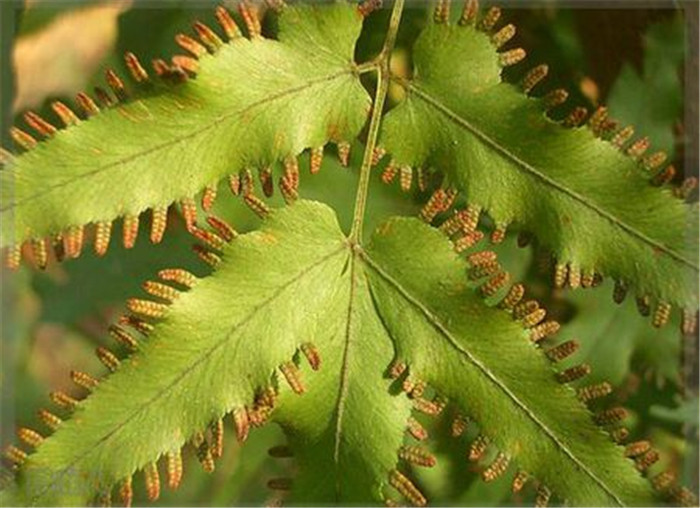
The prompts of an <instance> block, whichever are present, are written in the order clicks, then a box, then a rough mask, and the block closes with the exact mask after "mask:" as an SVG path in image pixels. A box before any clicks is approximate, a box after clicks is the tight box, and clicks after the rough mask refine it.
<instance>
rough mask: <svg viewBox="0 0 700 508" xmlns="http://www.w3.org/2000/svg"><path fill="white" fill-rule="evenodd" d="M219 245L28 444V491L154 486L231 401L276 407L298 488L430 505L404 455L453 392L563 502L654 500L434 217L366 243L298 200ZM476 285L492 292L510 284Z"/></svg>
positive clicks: (20, 489) (342, 497)
mask: <svg viewBox="0 0 700 508" xmlns="http://www.w3.org/2000/svg"><path fill="white" fill-rule="evenodd" d="M222 252H223V259H222V261H221V262H220V263H219V264H218V266H217V268H216V270H215V271H214V273H213V274H212V275H211V276H208V277H206V278H204V279H201V280H198V281H197V282H196V283H195V284H194V287H193V288H192V289H191V290H190V291H188V292H183V293H181V294H180V295H179V296H178V297H176V298H174V303H172V305H171V306H170V307H169V308H167V309H166V308H164V307H163V306H162V305H161V306H157V305H156V306H151V307H147V306H143V305H142V309H143V312H144V313H146V314H150V315H153V316H155V315H158V314H161V313H163V314H164V316H163V317H162V320H160V321H159V322H158V323H157V324H156V325H155V328H154V330H153V331H152V332H151V333H150V336H149V338H148V340H145V341H142V342H140V343H139V351H138V352H136V353H135V354H134V355H133V356H131V357H129V358H126V359H124V360H122V361H121V364H120V365H119V366H118V368H116V372H115V373H114V374H112V375H110V376H109V377H107V378H106V379H105V380H103V381H102V382H101V383H100V384H99V385H98V386H97V387H95V388H94V389H93V392H92V394H91V395H90V396H88V397H87V398H86V399H85V400H84V401H81V402H79V403H78V404H77V407H76V408H75V410H74V414H73V415H72V417H71V418H70V419H69V420H66V421H64V422H63V423H62V424H61V425H60V426H59V427H58V430H57V431H56V432H55V434H53V435H52V436H50V437H48V438H46V439H45V440H44V441H43V443H41V444H40V445H39V447H38V449H37V451H36V453H34V454H32V455H30V456H29V457H28V459H27V461H26V462H25V463H24V465H23V467H22V468H21V469H20V473H19V481H18V483H17V484H16V486H15V487H14V490H13V491H12V493H13V495H15V496H19V497H18V498H17V500H19V501H21V502H23V503H26V504H42V505H49V504H50V505H53V504H64V505H65V504H71V505H74V504H84V503H86V502H87V501H89V500H90V499H91V498H92V497H93V496H94V495H96V494H105V493H106V492H108V491H109V490H110V489H112V488H113V486H114V485H117V484H119V483H120V482H123V481H124V480H126V479H129V478H131V475H132V474H134V473H135V472H136V471H137V470H138V469H141V468H147V469H149V471H151V472H150V478H151V480H150V483H149V485H151V486H152V485H153V472H152V471H153V469H152V466H149V464H153V463H154V462H155V461H157V460H158V459H159V458H160V457H161V456H162V455H163V454H165V453H167V452H175V451H177V450H179V448H180V447H181V446H183V445H184V444H185V443H186V442H187V441H190V440H191V439H193V437H194V439H195V440H197V432H198V431H202V430H203V429H206V428H208V426H209V425H210V423H211V422H215V421H217V420H219V419H220V418H222V417H223V416H224V415H225V414H227V413H229V412H233V413H234V415H236V418H234V419H235V421H236V425H237V428H238V432H239V437H244V435H245V434H247V428H248V424H249V423H251V422H252V423H262V421H264V420H265V419H266V418H267V417H269V416H271V418H272V420H273V421H276V422H278V423H279V424H281V426H282V427H283V429H284V430H285V431H286V433H287V436H288V438H289V445H290V448H291V452H292V454H293V455H294V457H295V460H296V461H297V464H298V469H299V473H298V475H297V477H296V478H295V479H294V490H293V492H292V495H293V497H294V499H295V500H296V501H301V502H304V503H309V502H319V503H324V504H325V503H331V502H333V503H340V504H348V503H376V502H379V501H381V500H382V499H383V498H387V497H388V498H395V497H396V493H391V492H390V490H391V489H390V486H393V487H396V488H398V490H399V492H401V493H402V494H405V495H406V497H407V498H408V499H409V501H411V502H413V503H415V504H424V503H425V499H424V498H423V497H422V494H421V493H420V491H419V490H417V488H416V487H415V486H414V485H413V484H412V483H410V480H408V478H407V477H406V476H405V475H404V474H403V473H400V472H399V471H398V469H401V468H402V467H403V466H402V465H400V464H399V459H398V457H397V454H399V453H403V454H402V455H401V456H402V457H404V458H406V457H407V456H408V457H409V458H410V456H411V454H414V455H415V453H414V452H415V449H413V448H411V449H409V451H408V452H407V451H406V449H402V448H401V447H402V444H403V443H404V439H405V430H406V427H407V425H408V419H409V416H411V414H412V410H413V409H415V408H422V410H423V411H424V412H425V411H427V412H438V411H440V410H441V409H442V408H443V406H444V405H445V403H446V402H444V401H443V400H442V399H441V398H436V399H433V400H430V399H428V398H427V397H428V394H429V392H430V391H431V390H432V391H434V392H435V393H437V394H438V395H439V397H447V398H448V399H449V401H450V403H451V404H454V406H455V408H456V409H458V410H459V411H460V412H461V413H462V414H464V415H468V416H469V417H470V418H473V419H474V420H475V421H476V422H477V423H478V424H479V425H480V428H481V432H482V433H483V434H484V435H485V436H487V437H488V438H490V440H491V442H492V443H493V445H494V447H496V448H497V449H498V450H500V452H502V453H503V454H505V455H504V457H505V456H508V457H512V459H513V461H515V462H516V463H517V464H518V466H519V467H520V468H522V469H525V470H526V471H527V472H528V473H530V474H531V475H533V476H534V477H535V478H537V479H538V480H540V481H541V482H544V484H545V485H546V486H547V487H548V488H549V489H551V490H552V491H553V492H554V493H555V495H557V496H558V497H559V498H561V499H565V500H567V501H568V503H570V504H573V505H623V504H625V505H626V504H629V505H651V504H653V503H654V500H653V497H652V494H651V488H650V486H649V484H648V483H647V482H646V481H645V480H644V479H643V478H642V477H641V476H640V475H639V474H638V473H637V472H636V470H635V468H634V465H633V463H632V462H631V461H630V460H628V459H626V458H624V457H623V453H622V449H621V448H620V447H618V446H617V445H615V444H614V443H613V442H612V441H611V439H610V438H609V437H608V436H607V435H606V434H605V433H604V432H603V431H602V430H600V429H599V428H598V427H597V426H596V425H595V424H594V423H593V420H592V418H591V414H590V413H589V412H588V411H587V410H586V409H585V408H584V406H583V405H582V404H581V403H580V402H579V401H578V400H577V398H576V396H575V393H574V391H573V390H572V389H571V388H569V387H568V386H566V385H562V384H559V383H557V382H556V381H555V375H554V372H553V369H552V367H551V366H550V364H549V363H548V362H547V361H546V360H545V358H544V356H543V355H541V354H540V353H539V352H538V350H537V348H536V347H535V346H534V345H533V343H532V341H531V340H530V337H531V335H532V334H533V333H534V332H533V330H534V329H531V330H529V331H528V330H526V329H524V328H523V324H522V323H521V322H519V321H516V320H513V319H512V318H511V317H510V316H509V315H508V313H507V312H505V311H504V310H501V309H498V308H495V307H493V306H488V305H486V304H485V303H484V300H483V298H482V297H481V296H479V294H478V292H477V290H476V288H475V287H470V286H473V285H474V284H470V283H468V279H467V277H466V276H465V273H464V270H465V264H464V261H463V260H462V259H460V257H459V256H458V255H457V254H455V252H454V248H453V245H452V244H451V243H450V241H449V240H448V239H447V238H446V237H445V236H444V235H443V234H442V233H441V232H438V231H437V230H435V229H432V228H430V227H428V226H426V225H425V224H423V223H421V222H420V221H418V220H416V219H406V218H399V219H392V220H390V221H389V222H387V223H385V224H384V225H383V226H380V227H379V228H378V229H377V231H376V233H375V234H374V236H373V239H372V242H371V243H370V245H369V246H368V247H367V248H366V250H364V249H363V248H361V247H359V246H358V245H352V244H351V243H350V242H348V239H347V238H346V237H345V235H344V234H343V233H342V232H341V230H340V227H339V226H338V223H337V219H336V217H335V214H334V213H333V212H332V210H331V209H329V208H328V207H327V206H325V205H321V204H319V203H315V202H309V201H299V202H297V203H295V204H294V205H292V206H289V207H286V208H283V209H277V210H274V211H273V212H272V214H271V216H270V218H269V219H267V220H266V221H265V222H264V224H263V227H262V229H261V230H260V231H257V232H253V233H249V234H246V235H243V236H240V237H238V238H237V239H235V240H233V241H232V242H231V243H230V244H227V245H225V246H224V247H223V248H222ZM472 260H474V258H472ZM473 263H474V264H475V265H476V262H475V261H473ZM261 267H262V269H261ZM479 288H480V289H479V291H481V292H485V293H487V294H489V295H491V296H490V299H491V300H499V299H501V295H502V292H503V291H505V290H507V288H506V287H505V286H500V285H497V286H494V285H493V284H490V283H488V282H486V283H484V284H481V285H480V286H479ZM511 304H512V302H511ZM132 310H133V306H132ZM540 338H541V337H540ZM547 340H551V339H547ZM304 356H306V357H307V359H308V362H307V361H302V359H303V357H304ZM307 363H308V365H310V366H311V367H312V368H314V369H318V368H319V367H320V369H319V370H318V371H316V372H312V369H311V368H309V366H307ZM397 377H398V379H394V378H397ZM285 379H286V381H287V383H285V382H284V380H285ZM424 384H427V387H426V388H423V387H424ZM287 385H289V386H287ZM419 387H421V388H420V390H419ZM402 390H404V391H406V392H408V395H407V393H404V391H402ZM426 390H427V391H426ZM420 392H423V393H420ZM244 408H247V409H246V410H244ZM270 411H272V412H271V415H270ZM414 435H415V429H414ZM200 441H201V439H200ZM200 445H201V442H200ZM401 450H403V452H402V451H401ZM206 451H207V450H206V449H205V452H206ZM204 455H205V456H206V453H205V454H204ZM205 458H206V457H205ZM414 458H415V457H414ZM424 462H425V463H429V458H427V459H425V461H424ZM428 465H429V464H428ZM484 466H486V464H484ZM501 466H503V468H500V467H499V468H495V469H494V467H490V468H486V469H485V472H484V473H483V474H484V476H485V477H486V478H487V479H488V478H489V475H495V476H498V474H501V473H503V470H502V469H505V464H501ZM397 468H398V469H397ZM489 470H490V471H491V473H487V472H486V471H489ZM127 484H129V485H130V483H129V482H127ZM273 484H274V485H276V486H280V487H281V486H284V487H286V482H283V481H277V482H273ZM152 489H153V490H154V488H153V487H152ZM543 492H544V491H543ZM5 495H7V492H6V493H5Z"/></svg>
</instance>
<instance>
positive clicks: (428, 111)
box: [381, 11, 698, 315]
mask: <svg viewBox="0 0 700 508" xmlns="http://www.w3.org/2000/svg"><path fill="white" fill-rule="evenodd" d="M493 12H495V11H492V13H493ZM493 17H494V16H492V18H493ZM463 21H464V22H461V23H460V24H459V25H458V26H455V25H449V24H440V23H433V24H431V25H429V26H428V27H427V28H426V29H425V31H424V32H423V33H422V34H421V35H420V37H419V39H418V41H417V42H416V44H415V47H414V51H413V62H414V66H415V67H414V76H413V78H412V79H411V80H410V81H409V80H404V79H401V78H395V80H396V82H398V83H399V84H401V85H402V86H403V87H404V88H405V90H406V97H405V100H403V102H401V103H400V104H399V105H398V106H397V107H396V108H395V109H394V110H392V111H390V112H389V114H388V115H387V117H386V119H385V122H384V124H383V132H382V137H381V145H382V146H383V148H384V149H386V150H387V151H388V152H389V153H390V154H391V155H392V156H393V161H392V168H395V167H398V168H402V167H407V168H408V167H420V166H424V165H425V166H428V167H434V168H436V169H438V170H444V171H445V172H446V173H447V174H448V176H449V180H450V182H451V184H453V185H456V186H457V187H458V188H459V189H460V190H462V191H463V192H464V196H465V198H466V200H467V202H468V203H469V204H470V205H471V206H473V207H474V209H475V210H484V211H487V212H488V213H489V214H490V216H491V217H492V219H493V220H494V222H495V223H496V225H497V226H499V227H501V228H504V227H506V226H507V225H509V224H512V223H515V224H517V227H518V228H520V229H522V230H525V231H527V232H532V233H534V234H536V235H537V237H538V238H539V239H540V241H541V242H542V243H543V244H544V245H545V246H547V247H548V248H550V249H551V250H552V251H553V252H554V254H555V255H556V257H557V258H558V260H559V262H560V263H561V265H560V267H561V268H560V269H559V273H560V278H562V279H563V280H564V281H565V280H566V278H565V275H566V272H567V271H568V272H569V281H570V283H571V285H572V286H577V285H578V284H579V281H580V280H581V277H582V275H581V274H583V275H584V276H585V275H586V274H589V276H590V275H591V274H593V273H600V274H603V275H605V276H610V277H613V278H615V279H616V280H620V281H621V282H622V283H623V284H624V285H626V286H629V287H631V288H632V289H633V290H634V292H635V293H636V294H637V296H652V297H655V298H656V299H658V302H659V308H660V309H661V310H660V311H659V312H660V314H663V313H664V309H665V308H666V305H667V304H672V305H674V306H678V307H681V308H688V309H691V311H692V312H693V313H694V312H695V310H694V309H696V308H697V305H698V295H697V287H696V286H697V285H696V284H694V283H693V281H695V280H697V277H698V263H697V258H698V250H697V248H698V239H697V231H696V230H697V223H698V213H697V206H694V205H693V206H691V205H687V204H685V203H684V202H683V201H682V200H679V199H676V198H674V196H673V195H672V193H671V191H670V190H669V189H667V188H662V189H659V188H654V187H653V186H651V185H650V183H649V180H650V179H651V178H652V177H653V176H654V175H655V174H656V172H657V171H658V170H659V168H658V167H655V168H652V167H650V166H653V165H654V164H656V161H655V159H654V158H653V157H649V158H644V157H643V156H638V157H637V158H635V157H632V156H630V155H628V154H626V153H624V150H621V149H618V148H616V147H615V146H614V144H613V143H612V142H610V141H608V140H604V139H601V138H600V137H597V136H596V133H595V131H596V129H600V125H591V128H590V129H589V128H582V127H579V128H565V127H563V126H562V125H560V124H558V123H557V122H555V121H553V120H550V119H549V118H548V117H547V115H546V111H545V110H546V103H547V100H546V99H539V98H533V97H527V96H525V95H523V94H522V93H521V92H520V91H519V90H517V89H516V87H515V86H513V85H511V84H508V83H506V82H503V81H502V80H501V70H502V68H503V65H504V64H506V65H507V64H512V63H513V61H517V60H519V59H520V58H522V56H523V55H524V53H523V52H522V50H509V51H504V52H502V53H498V52H497V50H496V49H497V46H498V44H499V43H501V42H502V40H503V39H504V38H507V37H506V36H507V35H508V34H509V32H508V27H506V28H505V29H504V31H501V32H499V33H498V34H496V35H492V34H491V33H489V31H488V30H479V29H477V28H475V26H474V19H465V20H463ZM492 21H493V19H491V20H489V18H488V15H487V16H486V17H484V18H483V19H482V20H481V21H480V22H479V25H480V26H481V27H482V28H483V25H484V24H486V25H489V24H492ZM510 28H512V26H511V27H510ZM542 70H543V69H540V71H542ZM544 72H545V73H546V71H544ZM536 77H539V78H541V77H542V74H540V75H539V76H537V73H535V74H532V75H531V77H530V78H529V81H530V82H529V83H527V84H526V85H524V86H525V88H526V89H529V88H531V87H532V86H533V85H534V84H536V83H537V79H536ZM603 120H604V118H602V117H598V118H597V119H596V121H597V122H598V123H600V122H601V121H603ZM603 123H604V122H603ZM623 148H625V149H629V150H632V151H634V150H637V151H643V145H640V144H634V145H631V146H630V145H623ZM645 165H646V166H645ZM560 282H561V281H560ZM666 312H667V311H666ZM666 315H667V313H666Z"/></svg>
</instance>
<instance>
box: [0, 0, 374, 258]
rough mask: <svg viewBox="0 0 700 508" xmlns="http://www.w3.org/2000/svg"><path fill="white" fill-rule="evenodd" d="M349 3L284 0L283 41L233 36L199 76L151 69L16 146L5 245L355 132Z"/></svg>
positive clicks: (167, 197) (133, 209)
mask: <svg viewBox="0 0 700 508" xmlns="http://www.w3.org/2000/svg"><path fill="white" fill-rule="evenodd" d="M361 27H362V17H361V16H360V15H359V14H358V13H357V11H356V9H355V8H354V7H352V6H351V5H349V4H333V5H330V6H329V5H325V6H299V7H288V8H286V9H285V11H284V13H283V14H281V16H280V20H279V41H276V40H268V39H263V38H261V37H254V38H252V39H251V40H248V39H246V38H243V37H238V38H235V39H233V40H232V41H231V42H229V43H228V44H225V45H223V46H222V47H221V48H220V49H218V51H217V52H216V54H214V55H209V54H204V55H202V56H201V57H200V58H199V62H198V66H199V70H198V73H197V77H196V78H194V79H189V80H187V82H186V83H182V84H178V85H168V84H164V83H161V82H160V81H158V82H156V81H153V82H151V83H149V84H148V85H145V86H141V87H139V88H138V89H137V90H135V91H134V92H133V97H132V98H131V99H130V100H129V101H128V102H127V103H124V104H120V105H118V106H117V107H114V108H111V109H107V110H104V111H102V112H101V113H99V114H98V115H97V116H95V117H93V118H91V119H90V120H89V121H83V122H81V123H79V124H78V125H75V126H72V127H70V128H68V129H65V130H60V131H58V132H57V133H56V134H54V135H53V137H52V138H51V139H50V140H47V141H45V142H41V143H39V144H38V145H37V146H36V147H35V148H34V149H32V150H30V151H28V152H26V153H24V154H22V155H20V156H18V157H16V158H15V159H14V160H13V161H12V163H11V167H10V168H8V169H6V170H5V171H2V173H1V176H2V208H1V213H2V215H1V217H2V238H1V245H2V246H7V245H13V244H18V243H21V242H23V241H24V240H26V239H28V238H42V237H44V236H46V235H48V234H54V233H59V232H60V231H62V230H65V229H66V228H68V227H75V226H82V225H85V224H87V223H90V222H98V221H105V222H108V221H112V220H114V219H116V218H117V217H120V216H123V215H126V214H129V215H138V214H139V213H141V212H143V211H144V210H146V209H148V208H152V207H163V206H167V205H169V204H170V203H172V202H174V201H177V200H179V199H183V198H187V197H192V196H194V195H195V194H196V193H197V192H199V191H200V190H201V189H202V188H204V187H205V186H206V185H210V184H214V183H216V182H217V181H218V180H219V179H221V178H222V177H223V176H225V175H227V174H229V173H235V172H238V171H239V170H241V169H243V168H246V167H249V166H250V167H266V166H269V165H270V164H271V163H272V162H274V161H278V160H283V159H285V158H287V157H290V156H296V155H298V154H299V153H300V152H301V151H302V150H304V149H305V148H309V147H319V146H322V145H324V144H325V143H327V142H328V141H329V140H330V141H336V142H341V141H351V140H352V139H354V137H355V136H356V135H357V133H358V132H359V130H360V128H361V127H362V125H363V123H364V120H365V118H366V115H367V110H368V108H369V97H368V95H367V93H366V92H365V90H364V89H363V87H362V86H361V84H360V82H359V79H358V76H357V73H356V71H355V65H354V63H353V51H354V46H355V41H356V39H357V37H358V35H359V32H360V29H361Z"/></svg>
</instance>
